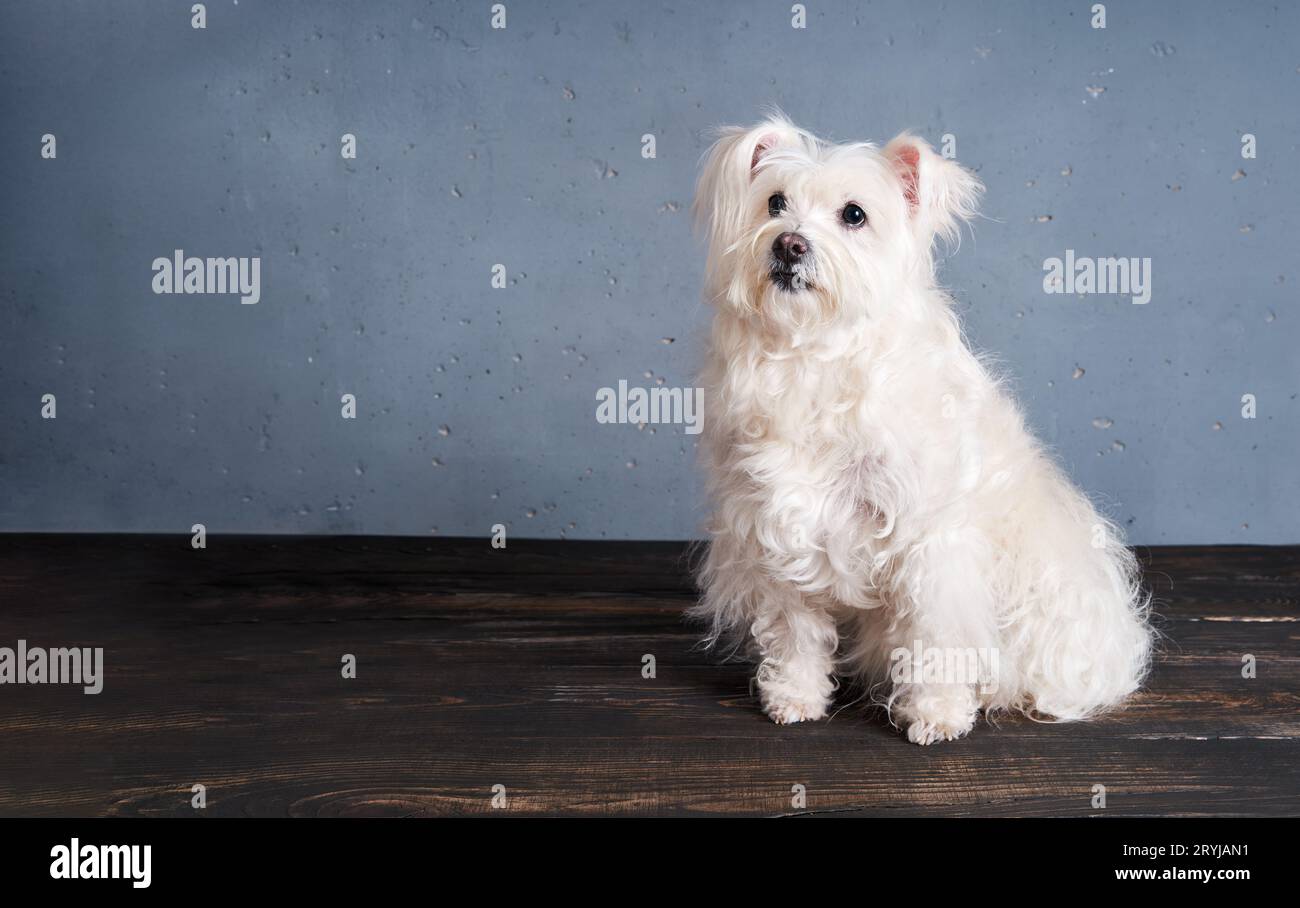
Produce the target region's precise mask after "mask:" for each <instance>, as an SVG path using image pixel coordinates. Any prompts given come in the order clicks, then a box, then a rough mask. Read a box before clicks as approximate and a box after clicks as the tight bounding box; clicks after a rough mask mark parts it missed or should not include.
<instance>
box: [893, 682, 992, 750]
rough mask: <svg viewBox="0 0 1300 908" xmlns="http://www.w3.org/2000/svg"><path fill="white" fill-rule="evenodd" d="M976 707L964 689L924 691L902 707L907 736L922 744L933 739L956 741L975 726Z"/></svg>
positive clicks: (929, 742) (915, 742)
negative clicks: (941, 692)
mask: <svg viewBox="0 0 1300 908" xmlns="http://www.w3.org/2000/svg"><path fill="white" fill-rule="evenodd" d="M977 715H978V710H977V707H976V704H975V700H974V698H973V697H971V696H970V695H969V693H968V692H966V691H964V690H963V691H960V692H957V691H954V692H951V693H949V694H946V695H935V694H933V693H926V694H924V695H922V696H918V697H915V698H914V699H913V700H912V702H910V703H909V704H908V705H907V706H906V707H905V708H904V709H903V718H904V720H905V721H906V722H907V740H909V741H911V742H912V743H913V744H920V745H921V746H923V747H924V746H925V745H927V744H933V743H934V742H936V741H956V740H957V739H958V738H960V737H961V736H962V735H964V734H966V733H967V732H968V731H970V730H971V729H972V728H974V727H975V718H976V716H977Z"/></svg>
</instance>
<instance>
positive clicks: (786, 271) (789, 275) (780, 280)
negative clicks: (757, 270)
mask: <svg viewBox="0 0 1300 908" xmlns="http://www.w3.org/2000/svg"><path fill="white" fill-rule="evenodd" d="M767 276H768V279H769V280H771V281H772V283H773V284H776V285H777V286H778V287H780V288H781V289H782V290H785V291H787V292H789V293H798V292H799V291H801V290H811V289H812V286H813V285H812V281H810V280H808V278H807V277H806V276H804V274H803V272H801V271H795V270H794V269H793V268H785V267H783V266H781V265H773V266H772V270H771V271H769V272H768V275H767Z"/></svg>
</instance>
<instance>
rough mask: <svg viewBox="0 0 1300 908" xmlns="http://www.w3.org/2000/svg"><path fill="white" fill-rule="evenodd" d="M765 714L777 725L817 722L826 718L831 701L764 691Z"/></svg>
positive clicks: (776, 691) (822, 698)
mask: <svg viewBox="0 0 1300 908" xmlns="http://www.w3.org/2000/svg"><path fill="white" fill-rule="evenodd" d="M761 699H762V703H763V712H764V713H766V714H767V717H768V718H769V719H771V720H772V721H773V722H775V723H776V724H777V725H793V724H794V723H796V722H816V721H817V720H818V719H824V718H826V707H827V706H829V705H830V701H829V700H827V699H826V698H825V697H822V696H818V695H812V696H803V695H800V694H797V693H794V692H792V691H789V690H772V689H768V690H764V691H763V692H762V698H761Z"/></svg>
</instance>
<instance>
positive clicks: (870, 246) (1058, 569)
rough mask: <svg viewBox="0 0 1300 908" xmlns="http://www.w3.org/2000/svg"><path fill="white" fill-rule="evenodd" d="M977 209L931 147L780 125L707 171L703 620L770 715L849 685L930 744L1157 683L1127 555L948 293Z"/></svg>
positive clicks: (964, 176) (701, 205) (714, 154)
mask: <svg viewBox="0 0 1300 908" xmlns="http://www.w3.org/2000/svg"><path fill="white" fill-rule="evenodd" d="M982 191H983V187H982V186H981V185H980V183H979V181H978V180H977V179H976V178H975V177H974V176H973V175H972V174H971V173H969V172H967V171H966V170H964V169H962V168H961V167H960V166H958V165H957V164H956V163H954V162H951V161H948V160H945V159H943V158H942V157H940V156H939V155H937V154H935V153H934V151H932V150H931V148H930V147H929V146H928V145H927V144H926V143H925V142H923V141H921V140H920V139H917V138H915V137H913V136H910V135H907V134H904V135H900V136H898V137H897V138H895V139H894V140H893V141H891V142H890V143H889V144H888V145H886V146H885V148H884V149H883V150H881V149H879V148H877V147H875V146H874V145H871V144H868V143H854V144H847V145H835V144H830V143H827V142H824V141H822V140H820V139H818V138H816V137H815V136H813V135H811V134H809V133H808V132H806V131H804V130H801V129H798V128H797V127H795V126H794V125H792V124H791V123H790V122H788V121H787V120H785V119H784V118H782V117H780V116H775V117H773V118H772V119H770V120H769V121H767V122H765V123H762V124H760V125H759V126H756V127H754V128H752V129H742V128H732V129H727V130H724V131H723V133H722V135H721V138H720V139H719V140H718V141H717V143H716V144H715V145H714V146H713V147H712V149H711V150H710V151H709V152H708V154H707V157H706V160H705V163H704V169H703V173H702V175H701V177H700V181H699V186H698V188H697V193H696V199H695V214H696V218H697V222H698V223H699V224H700V226H701V229H702V230H703V231H705V232H706V233H707V238H708V247H709V257H708V268H707V277H706V294H707V297H708V299H709V300H710V301H711V302H712V303H713V304H714V305H715V308H716V313H715V318H714V324H713V333H712V339H711V343H710V349H709V359H708V365H707V367H706V370H705V375H704V385H705V393H706V395H707V396H706V411H705V412H706V414H707V417H708V418H707V419H706V420H705V430H704V431H705V437H706V443H707V451H708V462H709V467H710V472H711V491H712V496H713V499H714V504H715V515H714V518H713V521H712V525H711V527H710V530H711V536H712V541H711V544H710V546H709V549H708V554H707V556H706V557H705V560H704V562H703V564H702V567H701V571H700V581H701V587H702V589H703V590H704V595H703V598H702V601H701V603H700V604H699V606H698V607H697V608H696V609H695V614H696V615H698V616H701V617H703V618H705V619H706V620H707V621H708V622H710V624H711V630H710V633H709V637H708V640H709V642H710V643H716V642H717V641H718V640H719V639H721V638H723V637H728V636H735V637H736V638H737V639H738V640H745V641H747V642H748V643H749V644H750V645H751V647H752V649H753V651H754V657H755V659H756V661H757V662H758V670H757V674H756V683H757V686H758V690H759V694H760V699H761V702H762V706H763V709H764V711H765V712H766V713H767V715H768V716H770V717H771V718H772V719H773V721H775V722H779V723H787V722H799V721H802V720H811V719H820V718H822V717H823V716H825V715H826V710H827V707H828V705H829V703H830V699H831V695H832V693H833V691H834V689H835V686H836V685H835V680H834V679H835V677H836V675H837V674H847V675H851V676H857V677H859V678H861V679H862V680H863V681H864V682H865V683H866V685H867V686H868V689H870V690H872V691H879V692H880V697H879V698H880V699H881V700H882V701H883V702H884V703H885V704H886V705H887V707H888V708H889V710H890V715H891V717H892V719H893V721H894V722H895V724H897V725H899V727H904V726H905V727H906V728H907V736H908V738H909V739H910V740H912V741H914V742H916V743H917V744H929V743H931V742H933V741H938V740H951V739H954V738H957V737H960V736H961V735H963V734H965V733H966V732H967V731H969V730H970V729H971V727H972V725H973V724H974V722H975V719H976V717H977V716H978V714H979V712H980V711H981V710H984V711H985V712H986V713H987V712H991V711H995V710H1005V709H1018V710H1022V711H1024V712H1026V713H1029V714H1031V715H1034V716H1038V717H1044V718H1046V717H1051V718H1054V719H1058V720H1070V719H1082V718H1086V717H1089V716H1092V715H1095V714H1097V713H1098V712H1100V711H1102V710H1104V709H1106V708H1107V707H1111V706H1114V705H1116V704H1118V703H1119V702H1120V701H1121V700H1122V699H1123V698H1124V697H1125V696H1126V695H1127V694H1129V693H1131V692H1132V691H1134V690H1135V689H1136V688H1137V687H1138V686H1139V685H1140V684H1141V682H1142V679H1143V677H1144V676H1145V674H1146V671H1147V667H1148V664H1149V661H1150V651H1151V631H1150V629H1149V627H1148V624H1147V611H1148V604H1149V600H1148V597H1146V596H1145V595H1143V593H1142V591H1141V588H1140V584H1139V580H1138V571H1137V566H1136V562H1135V560H1134V558H1133V556H1132V554H1131V553H1130V552H1129V550H1128V549H1127V548H1126V547H1125V545H1124V542H1123V539H1122V537H1121V535H1120V533H1119V531H1118V529H1117V528H1116V527H1115V526H1113V525H1112V524H1111V523H1110V522H1108V521H1107V520H1106V519H1104V518H1103V517H1101V516H1100V515H1099V514H1098V513H1097V511H1096V510H1095V509H1094V508H1093V506H1092V505H1091V503H1090V502H1089V501H1088V499H1087V498H1086V497H1085V496H1084V495H1083V494H1082V493H1080V492H1079V491H1078V490H1077V489H1076V488H1075V487H1074V486H1073V485H1072V484H1071V483H1070V481H1069V480H1068V479H1067V478H1066V477H1065V475H1064V474H1063V473H1062V472H1061V471H1060V470H1059V469H1058V468H1057V467H1056V466H1055V465H1054V464H1053V462H1052V460H1051V459H1050V458H1049V456H1048V455H1047V454H1046V453H1044V451H1043V449H1042V448H1041V447H1040V445H1039V444H1038V443H1037V442H1036V441H1035V440H1034V438H1033V437H1031V435H1030V434H1029V432H1028V431H1027V430H1026V428H1025V425H1024V419H1023V417H1022V416H1021V413H1020V411H1019V409H1018V408H1017V406H1016V404H1015V402H1014V401H1013V400H1012V399H1011V398H1010V397H1009V396H1008V394H1007V393H1006V391H1005V390H1004V389H1003V388H1002V387H1001V386H1000V385H999V382H998V380H997V379H996V378H995V377H994V376H992V375H991V374H990V372H989V369H988V368H987V367H986V365H985V364H984V363H982V362H981V361H980V359H979V358H978V357H977V356H976V355H975V354H974V353H972V352H971V351H970V350H969V349H968V348H967V346H966V344H965V341H964V339H963V336H962V330H961V326H960V324H959V322H958V319H957V316H956V315H955V314H954V312H953V308H952V302H951V300H950V299H949V298H948V296H947V295H945V293H944V292H943V291H942V290H941V289H940V288H939V286H938V285H937V283H936V279H935V261H934V252H933V247H934V245H935V242H936V238H939V237H942V238H945V239H948V240H950V241H951V240H956V239H957V238H958V237H959V227H960V224H961V222H962V221H963V220H965V219H969V218H970V217H972V216H973V214H974V210H975V202H976V200H977V198H978V196H979V194H980V193H981V192H982ZM970 654H978V666H979V669H978V677H976V676H975V675H974V674H972V673H971V672H970V671H963V670H962V667H963V666H969V665H971V664H973V663H972V662H971V661H970ZM954 655H955V656H956V658H954ZM837 662H838V663H839V664H838V665H837Z"/></svg>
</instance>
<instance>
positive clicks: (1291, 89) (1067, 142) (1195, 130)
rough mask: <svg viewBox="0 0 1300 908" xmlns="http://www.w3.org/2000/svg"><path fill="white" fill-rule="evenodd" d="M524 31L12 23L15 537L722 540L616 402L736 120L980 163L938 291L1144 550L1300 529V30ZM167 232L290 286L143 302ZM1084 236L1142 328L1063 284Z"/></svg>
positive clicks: (520, 19)
mask: <svg viewBox="0 0 1300 908" xmlns="http://www.w3.org/2000/svg"><path fill="white" fill-rule="evenodd" d="M506 6H507V21H506V24H507V27H506V28H505V29H504V30H493V29H491V28H490V27H489V17H490V12H489V7H490V4H489V3H487V2H465V3H437V2H434V3H430V2H395V3H342V2H314V3H308V2H300V3H299V2H276V3H270V2H256V0H243V2H239V3H238V4H235V3H232V2H228V0H223V2H212V3H208V4H207V27H206V28H205V29H203V30H196V29H194V28H192V27H191V14H190V11H189V7H190V4H189V3H184V2H183V3H156V2H83V3H67V2H35V0H27V2H17V3H9V4H5V5H4V7H3V8H2V9H0V67H2V68H3V87H2V88H0V105H2V109H3V117H2V118H0V122H2V123H3V124H4V128H3V131H2V132H0V160H2V161H3V167H4V172H3V181H4V186H5V193H4V195H5V199H6V205H5V211H6V217H5V219H4V226H3V228H2V230H3V243H2V244H0V275H2V276H3V292H2V293H0V426H2V427H3V428H2V429H0V530H7V531H16V530H85V531H175V532H186V531H188V529H189V527H190V526H191V524H193V523H196V522H201V523H204V524H206V526H207V527H208V529H209V531H210V532H214V533H215V532H231V531H239V532H276V533H411V534H427V533H430V532H435V531H436V532H437V533H440V534H476V535H479V534H481V535H486V534H487V533H488V532H489V527H490V526H491V525H492V524H494V523H505V524H508V525H509V526H510V527H511V530H512V532H513V533H514V534H516V535H530V536H552V537H553V536H557V535H561V534H566V535H568V536H570V537H593V538H605V537H608V538H655V537H686V536H692V535H695V534H696V532H697V529H698V527H699V525H700V522H701V518H702V513H703V512H702V510H701V507H700V496H701V482H700V477H699V472H698V469H697V467H696V454H695V450H694V447H695V444H694V443H695V440H696V438H695V436H690V435H687V434H686V433H685V432H684V430H683V427H682V426H659V427H657V430H656V431H655V432H653V433H651V431H650V429H649V428H647V429H645V430H638V429H637V428H635V427H631V426H621V425H601V424H598V423H597V421H596V420H595V417H594V411H595V403H596V402H595V393H596V390H597V389H598V388H600V387H603V386H614V385H616V384H617V382H618V380H619V379H627V380H628V381H629V382H630V384H632V385H651V384H653V383H655V382H656V381H658V380H660V379H662V380H663V382H664V383H665V385H666V386H687V385H690V384H691V379H692V374H693V370H694V368H695V367H696V365H697V362H698V355H699V352H700V348H701V344H700V338H701V336H702V334H703V332H704V331H705V327H706V324H707V316H708V313H707V312H706V311H705V310H704V308H703V307H702V305H701V303H700V302H699V286H700V272H701V263H702V253H701V250H700V248H699V245H698V243H697V242H696V241H695V240H694V239H693V238H692V236H691V233H690V229H689V224H688V217H687V207H688V204H689V201H690V197H691V190H692V184H693V180H694V176H695V172H696V164H697V161H698V158H699V155H700V153H701V151H702V150H703V148H704V143H705V139H704V134H705V131H706V130H707V129H708V128H710V127H712V126H715V125H718V124H724V123H734V122H749V121H752V120H754V119H755V118H756V117H757V115H758V113H759V111H760V109H761V108H762V107H763V105H766V104H771V103H776V104H779V105H780V106H782V107H783V108H784V109H785V110H786V111H787V112H788V113H789V114H790V115H791V116H792V117H794V118H795V119H796V120H797V121H798V122H800V123H801V124H803V125H806V126H807V127H809V128H811V129H813V130H815V131H817V132H819V133H823V134H826V135H829V136H831V137H833V138H837V139H856V138H871V139H876V140H881V141H883V140H886V139H888V138H889V137H891V136H892V135H894V134H895V133H896V132H898V131H899V130H901V129H903V128H912V129H914V130H916V131H918V132H919V133H921V134H922V135H924V136H926V137H927V138H929V139H930V140H931V141H932V142H934V143H938V142H939V141H940V139H941V137H942V136H943V135H945V134H951V135H952V136H953V137H955V141H956V153H957V154H956V156H957V158H958V159H959V160H961V161H962V162H963V163H965V164H967V165H968V166H970V167H972V168H974V169H975V170H977V171H978V172H979V174H980V176H981V177H982V178H983V179H984V181H985V182H986V183H987V184H988V193H987V196H986V200H985V204H984V213H985V214H986V215H987V219H986V220H983V221H980V222H979V223H977V225H976V227H975V230H974V236H973V241H972V240H971V239H968V240H967V242H966V243H965V244H964V245H963V246H962V248H961V250H960V251H959V253H958V254H957V255H956V256H954V257H953V258H951V259H950V260H949V261H948V262H947V264H946V265H945V268H944V278H945V281H946V282H947V283H948V284H949V285H950V286H951V287H952V288H953V290H954V292H955V294H956V295H957V297H958V298H959V299H960V301H961V304H962V306H963V309H964V312H965V318H966V322H967V325H968V326H969V331H970V335H971V337H972V340H973V341H974V342H975V343H976V344H977V345H978V346H980V347H982V348H985V349H989V350H992V351H995V352H996V353H998V354H999V356H1000V357H1001V359H1002V361H1003V362H1004V363H1005V365H1006V367H1007V370H1008V371H1009V373H1010V374H1011V375H1012V376H1013V377H1014V379H1015V385H1016V387H1017V389H1018V393H1019V394H1020V396H1021V398H1022V400H1023V402H1024V404H1025V406H1026V408H1027V411H1028V413H1029V416H1030V419H1031V421H1032V423H1033V425H1034V426H1035V427H1036V429H1037V431H1038V432H1039V433H1040V434H1041V435H1042V437H1044V438H1045V440H1046V441H1047V442H1048V443H1050V444H1051V445H1052V446H1053V447H1054V448H1055V449H1056V450H1057V451H1058V452H1059V454H1060V457H1061V460H1062V462H1063V463H1064V464H1065V466H1066V467H1067V469H1068V470H1069V471H1070V472H1071V474H1072V475H1073V476H1074V477H1075V478H1076V479H1077V480H1078V481H1079V482H1080V483H1081V484H1082V485H1083V486H1084V487H1086V488H1087V489H1088V490H1090V491H1091V492H1092V493H1094V494H1095V495H1096V496H1097V497H1098V498H1099V499H1100V500H1101V501H1103V502H1105V503H1107V504H1108V506H1109V508H1110V511H1111V513H1112V514H1113V516H1115V517H1116V518H1117V519H1118V520H1119V521H1120V522H1121V523H1123V524H1126V525H1127V526H1128V528H1129V531H1130V533H1131V536H1132V538H1133V539H1134V540H1135V541H1137V542H1141V543H1161V542H1197V543H1209V542H1296V541H1300V532H1297V525H1298V523H1300V520H1298V518H1297V498H1298V496H1297V492H1300V480H1298V479H1297V470H1296V452H1297V449H1298V448H1300V432H1298V430H1297V400H1296V394H1297V392H1298V391H1300V387H1298V385H1300V381H1298V378H1297V372H1298V370H1297V358H1296V346H1297V340H1298V339H1300V332H1298V331H1297V328H1296V325H1297V318H1298V317H1300V315H1298V314H1297V307H1296V303H1297V288H1298V287H1300V273H1297V267H1296V261H1297V254H1296V253H1297V236H1300V231H1297V226H1298V224H1297V220H1298V215H1297V199H1298V198H1300V194H1298V193H1297V189H1298V188H1300V179H1298V178H1297V171H1298V170H1300V168H1297V163H1298V160H1297V147H1298V145H1300V117H1298V116H1297V111H1300V50H1298V48H1300V5H1297V4H1290V3H1287V4H1278V5H1270V4H1265V3H1258V2H1239V3H1232V2H1213V3H1210V2H1202V3H1195V2H1146V3H1140V4H1138V3H1110V4H1107V7H1108V10H1107V23H1106V24H1107V27H1106V28H1105V29H1094V28H1092V27H1091V26H1090V21H1089V20H1090V17H1091V14H1090V12H1089V7H1090V6H1091V4H1089V3H1086V2H1068V3H1066V2H1021V3H993V2H962V3H925V2H885V3H849V2H835V0H811V2H809V3H808V4H807V8H808V18H807V28H805V29H802V30H797V29H794V28H792V27H791V12H790V6H791V4H790V3H786V2H761V3H760V2H749V3H742V2H705V3H681V4H668V5H665V4H662V3H655V2H646V0H603V2H551V3H537V2H524V0H517V2H508V3H507V4H506ZM344 133H352V134H354V135H355V136H356V137H357V151H358V154H357V157H356V159H355V160H345V159H343V158H342V157H341V155H340V136H342V135H343V134H344ZM647 133H650V134H653V135H654V136H655V138H656V144H657V149H656V150H657V157H655V158H654V159H653V160H647V159H644V158H643V157H642V156H641V153H640V151H641V137H642V136H643V135H644V134H647ZM1245 133H1251V134H1254V135H1255V136H1256V142H1257V151H1258V156H1257V157H1256V158H1254V159H1243V158H1242V156H1241V148H1242V135H1243V134H1245ZM45 134H52V135H54V136H55V137H56V141H57V146H56V148H57V157H55V158H53V159H46V158H43V157H42V155H41V149H42V136H43V135H45ZM1242 174H1244V176H1243V175H1242ZM177 248H181V249H184V250H185V251H186V253H187V254H191V255H198V256H205V257H206V256H249V257H252V256H259V257H260V258H261V262H262V294H261V299H260V301H259V302H258V303H257V304H256V305H241V304H240V303H239V301H238V299H237V298H235V297H233V296H219V295H155V294H154V293H153V292H152V290H151V281H152V279H153V273H152V271H151V263H152V262H153V260H154V259H155V258H156V257H160V256H164V257H165V256H170V255H171V254H172V252H173V250H174V249H177ZM1066 249H1074V250H1076V252H1077V253H1078V254H1079V255H1090V256H1110V255H1117V256H1120V255H1122V256H1135V257H1149V258H1150V259H1151V260H1152V271H1153V296H1152V299H1151V301H1150V302H1149V303H1148V304H1146V305H1133V304H1131V303H1130V302H1129V301H1128V299H1127V298H1120V297H1116V296H1082V297H1069V296H1052V295H1048V294H1045V293H1044V291H1043V262H1044V260H1045V259H1047V258H1049V257H1051V256H1060V255H1063V254H1064V252H1065V250H1066ZM497 263H501V264H504V265H505V267H506V269H507V275H508V285H507V287H506V288H505V289H493V288H492V286H491V283H490V281H491V269H492V266H493V265H494V264H497ZM1075 376H1077V377H1075ZM347 393H351V394H354V395H356V399H357V418H356V419H355V420H345V419H342V418H341V415H340V397H341V395H343V394H347ZM45 394H53V395H55V398H56V401H57V418H56V419H43V418H42V417H41V399H42V395H45ZM1244 394H1253V395H1255V399H1256V406H1257V415H1256V418H1255V419H1253V420H1251V419H1244V418H1243V417H1242V415H1241V411H1242V403H1241V398H1242V396H1243V395H1244Z"/></svg>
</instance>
